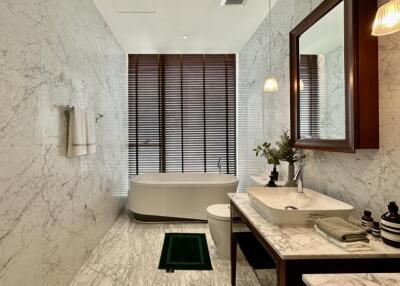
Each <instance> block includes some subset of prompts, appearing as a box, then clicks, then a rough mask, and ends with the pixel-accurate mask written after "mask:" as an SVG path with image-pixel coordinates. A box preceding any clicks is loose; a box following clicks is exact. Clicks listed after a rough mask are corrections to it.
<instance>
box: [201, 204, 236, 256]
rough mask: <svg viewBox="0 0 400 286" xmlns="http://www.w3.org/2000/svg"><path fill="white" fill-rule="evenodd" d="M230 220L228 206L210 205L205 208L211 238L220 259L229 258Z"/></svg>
mask: <svg viewBox="0 0 400 286" xmlns="http://www.w3.org/2000/svg"><path fill="white" fill-rule="evenodd" d="M230 218H231V211H230V206H229V204H218V205H211V206H209V207H208V208H207V219H208V225H209V227H210V233H211V237H212V239H213V241H214V244H215V247H216V248H217V254H218V256H219V257H220V258H226V259H230V256H231V255H230V252H231V243H230V235H231V232H230V231H231V230H230Z"/></svg>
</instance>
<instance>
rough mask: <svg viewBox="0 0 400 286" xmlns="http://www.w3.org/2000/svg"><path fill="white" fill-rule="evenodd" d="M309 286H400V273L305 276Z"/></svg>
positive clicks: (304, 279)
mask: <svg viewBox="0 0 400 286" xmlns="http://www.w3.org/2000/svg"><path fill="white" fill-rule="evenodd" d="M303 281H304V283H306V285H307V286H336V285H341V286H394V285H400V273H360V274H305V275H303Z"/></svg>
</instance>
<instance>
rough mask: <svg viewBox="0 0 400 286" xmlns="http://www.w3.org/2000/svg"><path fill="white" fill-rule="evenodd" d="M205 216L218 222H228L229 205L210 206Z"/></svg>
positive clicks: (229, 214)
mask: <svg viewBox="0 0 400 286" xmlns="http://www.w3.org/2000/svg"><path fill="white" fill-rule="evenodd" d="M207 214H208V216H209V217H210V218H212V219H215V220H219V221H226V222H228V221H230V219H231V209H230V205H229V204H217V205H211V206H209V207H208V208H207Z"/></svg>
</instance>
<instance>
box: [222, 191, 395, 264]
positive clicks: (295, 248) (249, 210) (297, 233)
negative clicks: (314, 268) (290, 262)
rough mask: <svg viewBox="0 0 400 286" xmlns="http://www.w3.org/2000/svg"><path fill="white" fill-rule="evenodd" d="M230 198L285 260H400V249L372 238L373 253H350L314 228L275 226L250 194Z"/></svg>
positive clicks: (240, 194) (239, 194)
mask: <svg viewBox="0 0 400 286" xmlns="http://www.w3.org/2000/svg"><path fill="white" fill-rule="evenodd" d="M228 196H229V198H230V199H231V201H233V203H234V204H235V205H236V206H237V207H238V208H239V209H240V210H241V211H242V212H243V214H244V215H245V216H246V218H247V219H248V220H249V221H250V222H251V223H252V224H253V225H254V227H255V228H256V229H257V230H258V231H259V232H260V234H261V235H262V236H263V237H264V239H265V240H266V241H267V242H268V243H269V244H270V245H271V247H272V248H273V249H274V250H275V251H276V252H277V253H278V254H279V255H280V256H281V257H282V258H283V259H339V258H387V257H390V258H400V249H397V248H394V247H391V246H388V245H386V244H384V243H383V242H382V241H380V240H375V239H374V238H372V237H370V246H371V247H372V250H368V251H358V252H354V251H352V252H349V251H347V250H345V249H342V248H340V247H338V246H336V245H335V244H333V243H332V242H330V241H328V240H327V239H325V238H324V237H322V236H321V235H319V234H318V233H316V232H315V230H314V228H312V227H304V226H275V225H273V224H271V223H270V222H268V220H266V219H265V218H264V217H263V216H261V214H259V213H258V212H257V211H256V210H255V209H254V208H253V207H252V206H251V205H250V201H249V198H248V196H247V194H245V193H237V194H229V195H228Z"/></svg>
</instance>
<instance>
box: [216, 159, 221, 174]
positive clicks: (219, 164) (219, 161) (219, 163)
mask: <svg viewBox="0 0 400 286" xmlns="http://www.w3.org/2000/svg"><path fill="white" fill-rule="evenodd" d="M221 161H222V157H219V158H218V165H217V166H218V172H219V173H220V174H221V173H222V170H221V168H222V164H221Z"/></svg>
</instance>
